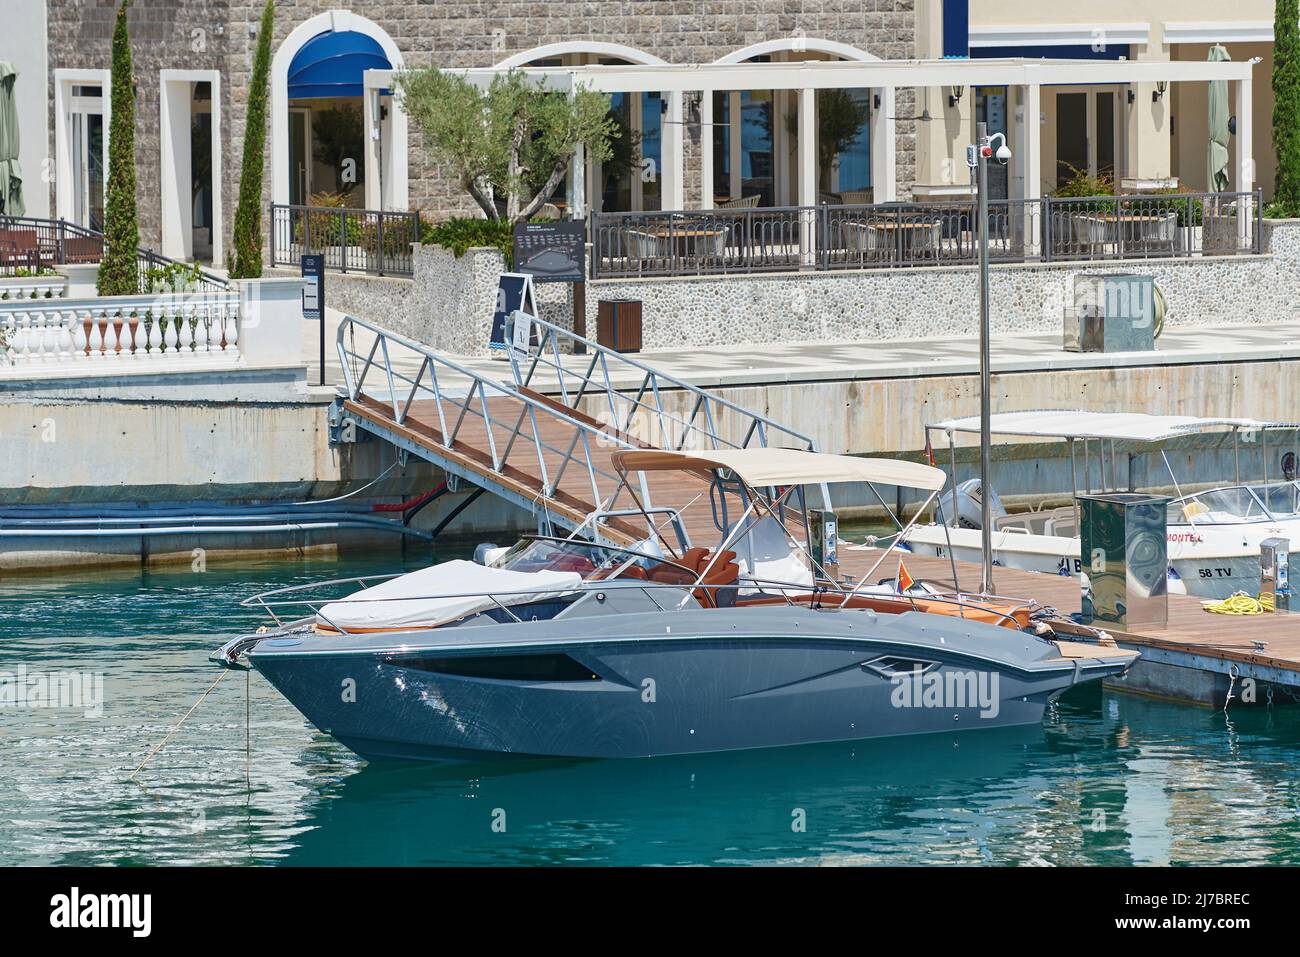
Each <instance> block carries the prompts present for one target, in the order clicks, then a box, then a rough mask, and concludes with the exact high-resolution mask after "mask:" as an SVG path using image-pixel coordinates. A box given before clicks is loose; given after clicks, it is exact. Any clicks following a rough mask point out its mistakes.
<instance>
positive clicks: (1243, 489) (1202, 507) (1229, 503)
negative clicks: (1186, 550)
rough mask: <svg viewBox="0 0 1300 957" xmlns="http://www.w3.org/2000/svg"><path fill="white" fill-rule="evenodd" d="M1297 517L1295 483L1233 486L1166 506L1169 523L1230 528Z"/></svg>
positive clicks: (1299, 499) (1299, 490) (1299, 495)
mask: <svg viewBox="0 0 1300 957" xmlns="http://www.w3.org/2000/svg"><path fill="white" fill-rule="evenodd" d="M1296 517H1300V487H1297V484H1296V483H1295V482H1274V483H1270V484H1268V485H1235V486H1230V487H1228V488H1216V489H1210V490H1208V491H1205V492H1197V493H1195V494H1194V495H1186V496H1184V497H1183V498H1180V499H1178V500H1177V501H1174V502H1171V503H1170V504H1169V524H1170V525H1186V524H1188V522H1191V523H1192V524H1196V525H1232V524H1238V523H1241V522H1266V521H1271V520H1276V519H1284V518H1296Z"/></svg>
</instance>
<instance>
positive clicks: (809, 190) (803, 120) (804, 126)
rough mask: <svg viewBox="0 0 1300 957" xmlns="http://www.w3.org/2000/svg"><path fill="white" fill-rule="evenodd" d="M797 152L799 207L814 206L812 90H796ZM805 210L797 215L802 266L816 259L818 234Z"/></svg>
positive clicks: (814, 116)
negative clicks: (797, 111) (799, 215)
mask: <svg viewBox="0 0 1300 957" xmlns="http://www.w3.org/2000/svg"><path fill="white" fill-rule="evenodd" d="M798 146H799V155H798V157H797V159H798V162H797V164H796V169H795V176H796V177H797V182H798V186H799V195H798V196H797V197H796V200H797V204H798V205H799V206H816V205H817V96H816V91H815V90H809V89H804V90H800V91H799V144H798ZM815 215H816V214H812V215H810V214H809V213H808V212H807V211H805V212H804V213H803V214H802V215H801V217H800V229H799V248H800V252H801V259H802V260H803V262H804V264H805V265H812V264H813V263H814V262H815V261H816V258H817V251H816V248H815V247H816V243H815V241H814V239H815V237H816V235H817V233H816V229H815V226H814V216H815Z"/></svg>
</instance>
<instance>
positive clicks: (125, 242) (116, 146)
mask: <svg viewBox="0 0 1300 957" xmlns="http://www.w3.org/2000/svg"><path fill="white" fill-rule="evenodd" d="M129 3H130V0H122V6H121V7H119V8H118V11H117V23H116V25H115V26H114V27H113V64H112V72H111V75H112V81H111V89H112V110H113V117H112V121H111V122H110V123H109V128H108V200H107V203H106V204H105V210H104V255H103V258H102V259H101V260H100V263H99V272H98V274H97V276H96V286H97V287H98V289H99V294H100V295H101V296H133V295H135V294H136V293H138V292H139V291H140V272H139V266H138V264H137V257H138V254H139V253H138V251H139V247H140V223H139V219H138V216H137V213H136V207H135V77H134V75H133V73H132V67H131V38H130V36H129V34H128V33H127V25H126V8H127V5H128V4H129Z"/></svg>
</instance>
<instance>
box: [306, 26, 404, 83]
mask: <svg viewBox="0 0 1300 957" xmlns="http://www.w3.org/2000/svg"><path fill="white" fill-rule="evenodd" d="M389 69H392V64H391V63H389V62H388V57H387V56H385V55H384V50H383V47H381V46H380V45H379V42H378V41H377V40H375V39H374V38H373V37H368V36H366V35H365V34H364V33H357V32H356V31H355V30H340V31H338V32H337V33H333V32H326V33H321V34H318V35H317V36H314V37H312V38H311V39H310V40H308V41H307V42H306V43H305V44H303V46H302V49H300V50H299V51H298V52H297V54H296V55H295V56H294V58H293V62H292V63H290V64H289V99H291V100H308V99H321V98H324V97H334V96H361V95H362V94H363V92H364V90H363V88H362V74H363V73H365V71H366V70H389Z"/></svg>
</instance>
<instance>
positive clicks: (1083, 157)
mask: <svg viewBox="0 0 1300 957" xmlns="http://www.w3.org/2000/svg"><path fill="white" fill-rule="evenodd" d="M1088 132H1089V131H1088V94H1087V93H1057V94H1056V185H1057V186H1064V185H1065V184H1066V183H1067V182H1069V181H1070V180H1071V179H1073V178H1075V177H1076V176H1080V175H1088V174H1089V173H1090V172H1091V171H1093V170H1094V169H1095V167H1094V166H1093V165H1092V164H1091V163H1090V162H1089V159H1088Z"/></svg>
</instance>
